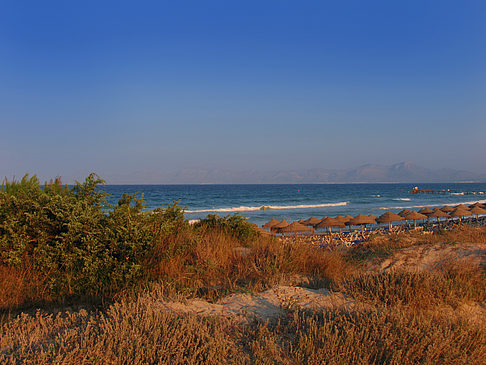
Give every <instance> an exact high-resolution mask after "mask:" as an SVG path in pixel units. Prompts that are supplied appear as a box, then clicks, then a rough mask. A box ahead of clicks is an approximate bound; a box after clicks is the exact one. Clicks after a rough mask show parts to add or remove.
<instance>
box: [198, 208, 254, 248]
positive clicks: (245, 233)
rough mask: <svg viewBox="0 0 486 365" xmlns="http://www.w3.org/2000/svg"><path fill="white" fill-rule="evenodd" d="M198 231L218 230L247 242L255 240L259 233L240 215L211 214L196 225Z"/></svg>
mask: <svg viewBox="0 0 486 365" xmlns="http://www.w3.org/2000/svg"><path fill="white" fill-rule="evenodd" d="M196 228H197V229H218V230H221V231H223V232H224V233H228V234H231V235H232V236H233V237H235V238H236V239H238V240H240V241H243V242H247V241H248V240H251V239H254V238H255V237H256V236H257V235H258V233H257V232H256V231H255V229H254V227H253V226H252V225H251V224H250V223H249V222H247V221H246V219H245V218H243V217H242V216H240V215H238V214H233V215H227V216H226V217H220V216H218V215H216V214H209V215H208V216H207V217H206V218H204V219H201V220H200V221H199V222H198V223H196Z"/></svg>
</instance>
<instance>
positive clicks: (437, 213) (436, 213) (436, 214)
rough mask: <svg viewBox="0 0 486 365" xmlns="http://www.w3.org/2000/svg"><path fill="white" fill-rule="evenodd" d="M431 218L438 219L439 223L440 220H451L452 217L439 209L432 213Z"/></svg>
mask: <svg viewBox="0 0 486 365" xmlns="http://www.w3.org/2000/svg"><path fill="white" fill-rule="evenodd" d="M429 217H436V218H437V223H439V222H440V221H439V218H442V217H444V218H450V217H451V216H450V215H449V214H447V213H446V212H443V211H442V210H440V209H439V208H435V209H434V211H433V212H432V213H430V214H429Z"/></svg>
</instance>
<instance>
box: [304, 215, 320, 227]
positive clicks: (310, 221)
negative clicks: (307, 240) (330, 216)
mask: <svg viewBox="0 0 486 365" xmlns="http://www.w3.org/2000/svg"><path fill="white" fill-rule="evenodd" d="M320 221H321V219H319V218H316V217H310V218H309V219H306V220H305V221H304V222H302V224H304V225H306V226H315V225H316V224H318V223H319V222H320Z"/></svg>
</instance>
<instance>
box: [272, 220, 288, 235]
mask: <svg viewBox="0 0 486 365" xmlns="http://www.w3.org/2000/svg"><path fill="white" fill-rule="evenodd" d="M289 224H290V223H289V222H287V221H286V220H285V219H284V220H283V221H281V222H280V223H279V224H276V225H274V226H273V227H271V228H270V230H271V231H272V232H278V231H279V230H280V229H281V228H285V227H287V226H288V225H289Z"/></svg>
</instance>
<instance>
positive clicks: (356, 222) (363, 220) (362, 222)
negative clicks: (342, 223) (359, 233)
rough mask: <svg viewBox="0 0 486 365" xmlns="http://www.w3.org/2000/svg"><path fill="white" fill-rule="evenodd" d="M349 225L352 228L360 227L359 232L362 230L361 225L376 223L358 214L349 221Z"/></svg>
mask: <svg viewBox="0 0 486 365" xmlns="http://www.w3.org/2000/svg"><path fill="white" fill-rule="evenodd" d="M349 223H350V224H352V225H353V226H361V230H363V225H366V224H375V223H376V221H375V220H374V219H373V218H370V217H368V216H367V215H364V214H358V215H357V216H356V217H354V218H353V219H351V220H350V221H349Z"/></svg>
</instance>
